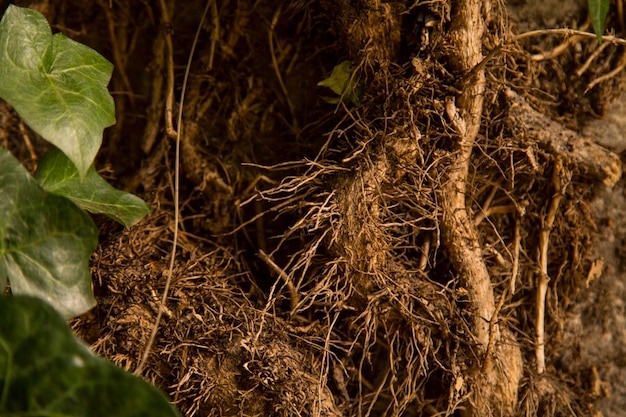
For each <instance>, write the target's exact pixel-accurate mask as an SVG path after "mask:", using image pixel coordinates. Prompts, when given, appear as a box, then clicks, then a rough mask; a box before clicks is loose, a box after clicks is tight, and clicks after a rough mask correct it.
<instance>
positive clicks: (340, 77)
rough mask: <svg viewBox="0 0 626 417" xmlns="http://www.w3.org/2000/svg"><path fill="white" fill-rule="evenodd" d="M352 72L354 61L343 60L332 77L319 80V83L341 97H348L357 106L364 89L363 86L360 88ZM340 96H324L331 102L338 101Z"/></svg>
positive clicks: (334, 70)
mask: <svg viewBox="0 0 626 417" xmlns="http://www.w3.org/2000/svg"><path fill="white" fill-rule="evenodd" d="M352 73H353V63H352V61H343V62H341V63H340V64H339V65H336V66H335V68H333V72H332V73H331V74H330V77H328V78H325V79H323V80H322V81H320V82H318V83H317V85H318V86H320V87H328V88H330V89H331V90H332V91H333V92H334V93H335V94H337V95H338V96H339V98H343V99H347V100H348V101H350V102H351V103H352V104H354V105H355V106H358V105H360V104H361V99H362V98H363V91H362V88H359V86H358V85H357V83H356V82H355V80H354V78H353V74H352ZM339 98H337V99H334V98H324V100H326V101H327V102H329V103H333V102H335V103H338V102H339ZM335 100H336V101H335Z"/></svg>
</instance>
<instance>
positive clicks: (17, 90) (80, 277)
mask: <svg viewBox="0 0 626 417" xmlns="http://www.w3.org/2000/svg"><path fill="white" fill-rule="evenodd" d="M112 71H113V65H112V64H111V63H110V62H109V61H107V60H106V59H105V58H104V57H102V56H101V55H100V54H98V53H97V52H96V51H94V50H92V49H91V48H89V47H87V46H85V45H82V44H80V43H78V42H75V41H73V40H71V39H69V38H67V37H66V36H65V35H63V34H62V33H56V34H54V35H53V34H52V30H51V29H50V25H49V24H48V22H47V21H46V19H45V17H44V16H43V15H41V14H40V13H39V12H37V11H34V10H29V9H26V8H20V7H16V6H9V8H8V9H7V11H6V12H5V14H4V16H3V17H2V20H1V21H0V98H2V99H4V100H5V101H7V102H8V103H9V104H10V105H11V106H12V107H13V108H14V109H15V110H16V111H17V112H18V113H19V115H20V116H21V117H22V119H23V120H24V121H25V122H26V123H27V124H28V125H29V126H30V127H31V128H32V129H33V130H34V131H35V132H37V133H38V134H39V135H41V136H42V137H43V138H44V139H46V140H48V141H49V142H50V143H52V144H53V145H54V146H55V148H54V149H52V150H51V151H49V152H48V153H47V154H46V155H44V156H43V158H42V159H41V161H40V163H39V167H38V169H37V171H36V173H35V176H34V178H33V177H32V176H31V175H30V174H29V173H28V172H27V171H26V170H25V169H24V168H23V167H22V166H21V165H20V164H19V162H18V161H17V160H16V159H15V158H14V157H13V156H12V155H11V154H10V153H9V152H8V151H6V150H4V149H0V289H4V288H5V287H6V285H7V280H8V281H9V282H10V283H11V292H12V293H13V294H30V295H35V296H38V297H40V298H43V299H45V300H47V301H48V302H50V303H51V304H52V305H53V306H54V307H55V308H56V309H57V310H58V311H59V312H60V313H61V314H62V315H63V316H64V317H66V318H70V317H74V316H77V315H79V314H82V313H84V312H86V311H87V310H89V309H90V308H92V307H93V306H94V305H95V299H94V297H93V294H92V291H91V279H90V275H89V263H88V262H89V256H90V254H91V253H92V252H93V250H94V249H95V246H96V244H97V229H96V227H95V225H94V223H93V221H92V219H91V217H90V216H89V215H87V213H85V211H84V210H87V211H89V212H92V213H101V214H105V215H107V216H109V217H111V218H113V219H114V220H116V221H118V222H120V223H122V224H123V225H125V226H127V227H130V226H132V225H133V224H135V223H137V222H138V221H139V220H140V219H141V218H142V217H144V216H145V215H146V214H147V213H148V212H149V208H148V206H147V205H146V203H145V202H144V201H143V200H141V199H140V198H138V197H136V196H134V195H132V194H129V193H125V192H123V191H120V190H116V189H115V188H113V187H112V186H111V185H110V184H108V183H107V182H106V181H105V180H104V179H103V178H102V177H100V176H99V175H98V173H97V172H96V170H95V168H94V165H93V162H94V158H95V156H96V153H97V152H98V150H99V148H100V145H101V144H102V135H103V131H104V129H105V128H106V127H108V126H111V125H112V124H113V123H115V108H114V103H113V98H112V97H111V95H110V94H109V92H108V90H107V84H108V82H109V79H110V78H111V73H112Z"/></svg>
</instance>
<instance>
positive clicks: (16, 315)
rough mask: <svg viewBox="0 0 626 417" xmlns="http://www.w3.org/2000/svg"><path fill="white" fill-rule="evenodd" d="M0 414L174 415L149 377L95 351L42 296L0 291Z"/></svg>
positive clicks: (72, 416)
mask: <svg viewBox="0 0 626 417" xmlns="http://www.w3.org/2000/svg"><path fill="white" fill-rule="evenodd" d="M0 317H2V320H0V415H3V416H16V417H17V416H63V417H111V416H116V417H178V416H179V414H178V413H177V412H176V410H175V409H174V407H173V406H172V405H171V404H170V403H169V401H168V400H167V398H166V397H165V395H163V394H162V393H161V392H160V391H159V390H158V389H157V388H155V387H154V386H152V385H150V384H149V383H147V382H145V381H143V380H141V379H140V378H138V377H135V376H133V375H132V374H130V373H128V372H125V371H124V370H123V369H121V368H118V367H117V366H115V365H114V364H112V363H110V362H108V361H106V360H104V359H102V358H99V357H97V356H95V355H94V354H92V353H91V351H89V349H88V348H87V347H86V346H85V345H84V344H83V343H82V342H81V341H79V340H78V339H76V337H75V336H74V335H73V334H72V331H71V330H70V328H69V327H68V326H67V324H66V323H65V321H64V320H63V318H62V317H61V316H59V314H58V313H57V312H56V311H55V310H54V309H53V308H52V307H51V306H50V305H48V304H47V303H45V302H44V301H43V300H40V299H37V298H33V297H20V296H14V297H8V296H0Z"/></svg>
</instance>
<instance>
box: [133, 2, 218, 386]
mask: <svg viewBox="0 0 626 417" xmlns="http://www.w3.org/2000/svg"><path fill="white" fill-rule="evenodd" d="M212 1H214V0H208V1H207V3H206V6H205V8H204V12H203V13H202V18H201V19H200V23H199V24H198V29H197V30H196V35H195V37H194V39H193V43H192V44H191V51H189V58H188V60H187V66H186V67H185V76H184V77H183V86H182V90H181V92H180V105H179V106H178V117H177V119H176V127H177V128H178V129H177V130H176V155H175V158H174V193H173V194H174V238H173V240H172V250H171V252H170V262H169V266H168V270H167V279H166V281H165V288H164V289H163V295H162V297H161V303H160V304H159V312H158V313H157V317H156V320H155V322H154V326H153V327H152V332H151V334H150V338H149V339H148V343H147V344H146V347H145V349H144V351H143V354H142V357H141V361H140V362H139V365H138V366H137V368H136V369H135V375H137V376H139V375H141V373H142V372H143V369H144V367H145V366H146V362H147V360H148V356H149V355H150V351H151V350H152V346H153V345H154V340H155V339H156V335H157V333H158V331H159V324H160V323H161V317H163V311H164V310H165V303H166V302H167V297H168V294H169V290H170V285H171V283H172V275H173V274H174V262H175V260H176V248H177V246H178V223H179V220H180V204H179V194H180V138H181V136H182V130H183V108H184V104H185V92H186V91H187V81H188V79H189V72H190V69H191V62H192V60H193V55H194V52H195V50H196V46H197V44H198V38H199V37H200V31H201V29H202V25H203V24H204V21H205V19H206V15H207V13H208V11H209V6H210V5H211V3H212ZM161 5H162V7H164V6H165V5H164V0H161ZM164 10H165V7H164ZM169 59H170V60H173V57H172V56H171V55H170V56H169ZM171 88H172V89H173V88H174V86H173V85H172V86H171Z"/></svg>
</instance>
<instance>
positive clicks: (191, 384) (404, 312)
mask: <svg viewBox="0 0 626 417" xmlns="http://www.w3.org/2000/svg"><path fill="white" fill-rule="evenodd" d="M6 3H7V2H0V6H1V7H2V10H4V8H6V7H7V4H6ZM16 3H19V4H21V5H29V6H30V7H33V8H36V9H38V10H39V11H41V12H42V13H44V14H45V15H46V17H47V18H48V19H49V21H50V22H51V24H52V27H53V30H54V31H62V32H64V33H65V34H66V35H67V36H70V37H71V38H73V39H75V40H77V41H79V42H82V43H85V44H87V45H89V46H91V47H92V48H94V49H95V50H97V51H98V52H100V53H101V54H103V55H104V56H105V57H107V58H108V59H109V60H111V62H113V63H114V64H115V71H114V74H113V78H112V80H111V83H110V91H111V93H112V95H113V96H114V98H115V101H116V116H117V123H116V125H115V126H113V127H112V128H110V129H108V130H107V131H106V132H105V138H104V142H103V147H102V150H101V152H100V153H99V155H98V159H97V161H96V165H97V167H98V168H99V170H100V172H101V173H102V174H103V175H105V176H106V177H107V178H108V179H109V180H110V182H111V183H113V184H114V185H115V186H117V187H118V188H122V189H125V190H127V191H130V192H133V193H135V194H137V195H139V196H141V197H142V198H144V199H145V200H146V201H147V202H148V204H149V205H150V207H151V208H152V213H151V214H150V215H148V216H147V217H146V218H145V219H144V220H142V221H141V222H140V223H139V224H137V225H136V226H134V227H132V228H129V229H124V228H123V227H122V226H120V225H118V224H116V223H114V222H112V221H111V220H108V219H105V218H96V221H97V223H98V225H99V230H100V244H99V246H98V249H97V250H96V252H95V253H94V254H93V256H92V263H91V265H92V267H91V268H92V276H93V283H94V292H95V294H96V298H97V300H98V306H97V307H96V308H94V309H93V310H92V311H91V312H89V313H87V314H85V315H84V316H81V317H78V318H76V319H74V320H73V321H72V323H71V324H72V327H73V329H74V331H75V332H76V333H77V334H78V335H79V336H80V337H81V338H82V339H83V340H85V341H86V342H87V343H88V344H90V345H91V347H92V349H93V350H94V351H95V352H96V353H98V354H99V355H102V356H104V357H106V358H108V359H110V360H111V361H113V362H115V363H116V364H118V365H119V366H121V367H123V368H125V369H127V370H129V371H132V372H136V373H137V374H139V375H141V376H142V377H143V378H145V379H146V380H148V381H150V382H153V383H155V384H156V385H158V386H159V387H160V388H161V389H162V390H163V391H165V392H166V393H168V395H169V396H170V398H171V399H172V401H173V402H174V403H175V404H176V406H177V407H178V408H179V410H180V411H181V414H182V415H184V416H186V417H193V416H203V417H204V416H235V415H241V416H253V415H267V416H294V415H297V416H383V415H384V416H535V415H540V416H565V415H567V416H571V415H576V416H594V417H595V416H600V415H604V416H618V415H621V413H620V412H621V410H623V409H624V406H625V405H626V389H625V388H624V386H625V384H624V382H625V381H626V362H624V360H623V357H624V353H625V352H624V347H623V346H624V345H625V344H624V343H622V342H623V341H624V340H625V337H624V334H625V332H626V321H625V319H624V299H625V297H626V289H625V288H624V285H623V283H622V279H621V276H622V274H623V271H624V270H625V269H626V266H625V265H626V264H624V262H623V261H622V258H623V253H624V242H626V223H625V221H624V220H623V219H625V218H626V216H624V213H623V210H624V209H623V207H624V203H625V200H626V191H625V184H624V180H622V179H621V173H622V161H621V156H622V155H624V151H625V150H626V145H625V144H624V143H626V142H624V141H623V139H622V137H621V135H622V133H621V132H624V128H623V125H624V123H625V121H624V119H623V117H622V115H623V114H624V112H623V111H622V110H621V109H623V106H625V105H626V96H623V95H620V94H621V92H622V90H624V89H623V86H624V82H625V80H624V77H623V74H622V73H621V71H620V70H621V69H622V67H623V66H624V62H626V60H625V59H624V51H623V46H620V45H616V44H614V43H611V42H609V41H605V42H603V43H602V44H598V42H597V41H596V40H595V39H594V38H593V37H585V36H581V35H580V34H572V33H569V34H566V36H564V33H563V31H560V32H559V31H556V32H549V31H543V32H539V33H536V34H535V35H534V36H532V37H519V38H514V36H516V35H518V34H520V33H525V32H528V31H530V30H538V29H539V30H544V29H550V28H564V27H567V28H571V29H580V30H581V31H587V32H590V31H591V29H590V25H589V22H588V19H587V13H586V10H585V4H586V2H584V1H583V2H582V3H581V2H580V1H574V0H572V1H569V2H557V3H556V4H552V3H550V2H548V1H542V2H535V1H530V0H528V1H522V0H517V1H511V2H510V4H507V7H508V9H507V8H506V7H505V5H504V4H503V3H502V2H499V1H492V2H489V1H487V2H485V1H483V0H480V1H478V0H476V1H466V2H459V1H457V2H452V1H437V2H401V1H399V2H386V1H380V0H357V1H347V0H340V1H335V2H329V1H321V2H309V1H304V0H290V1H274V0H256V1H251V0H238V1H229V0H223V1H215V0H210V1H208V2H201V1H195V0H194V1H187V2H184V4H183V3H182V2H178V3H176V2H175V1H173V0H161V1H134V0H112V1H109V0H98V1H94V2H79V1H76V0H43V1H38V2H28V1H22V2H16ZM203 15H205V16H206V17H205V18H204V19H203V18H202V16H203ZM625 27H626V25H625V23H624V17H623V15H622V13H621V8H620V7H616V10H613V7H612V9H611V11H610V14H609V18H608V20H607V28H608V29H609V30H610V31H612V32H613V33H615V34H616V36H618V37H620V36H623V29H624V28H625ZM192 49H193V51H194V54H193V56H192V59H191V60H190V59H189V57H190V54H191V52H192ZM485 57H487V58H486V59H485ZM346 60H349V61H351V62H352V63H353V64H352V67H353V68H354V70H353V72H352V74H351V77H352V78H351V79H350V81H349V83H351V85H352V86H355V89H354V90H355V91H356V93H355V96H354V97H353V96H349V97H348V95H344V97H339V96H338V95H336V94H334V93H333V92H332V91H330V90H329V89H327V88H325V87H321V86H318V85H317V83H318V82H319V81H321V80H323V79H325V78H327V77H329V76H330V74H331V73H332V71H333V68H334V67H335V66H337V65H339V64H340V63H342V62H343V61H346ZM186 71H188V76H187V75H186ZM183 88H184V91H185V98H184V102H182V103H181V93H182V91H183ZM181 106H182V111H183V113H182V114H183V118H182V123H181V124H178V123H177V122H176V118H175V115H176V114H177V112H178V111H179V109H180V108H181ZM0 120H1V121H2V122H1V125H0V142H1V143H2V145H3V146H5V147H7V148H9V149H11V151H12V152H14V154H15V155H16V156H18V157H19V158H20V159H21V160H22V162H23V163H24V164H25V165H26V166H27V167H29V168H30V169H33V168H34V167H35V166H36V157H37V155H41V153H42V152H43V150H44V149H45V146H46V145H45V143H43V141H42V140H41V139H39V138H37V136H36V135H35V134H34V133H33V132H31V131H30V130H28V128H27V127H26V126H25V125H24V124H23V123H22V122H21V121H20V120H19V118H18V116H17V115H16V114H15V113H14V112H13V111H12V110H11V109H10V108H9V106H7V105H2V106H1V107H0ZM176 131H178V133H180V159H179V161H180V169H181V171H180V172H181V177H180V187H179V188H178V189H175V187H174V184H175V168H176V139H175V136H176V135H175V134H174V133H176ZM25 136H26V137H28V138H29V139H30V143H31V144H32V146H31V145H30V144H29V143H28V142H26V141H24V140H23V138H24V137H25ZM176 195H177V196H178V202H179V203H180V204H179V206H180V218H179V222H178V225H176V216H175V206H176V203H175V202H176V198H175V196H176ZM175 230H178V235H177V237H176V238H177V247H176V251H175V257H174V259H173V263H172V265H173V267H171V268H170V261H171V255H170V252H171V250H172V245H173V242H174V239H175V236H174V231H175ZM170 276H171V281H170V282H169V284H170V285H169V288H168V290H169V291H168V292H167V294H166V295H167V297H166V302H165V303H162V301H161V300H162V296H163V293H164V291H165V289H166V283H167V282H168V277H170ZM160 313H162V317H161V318H160V320H159V321H158V320H157V316H159V315H160ZM155 326H157V327H156V330H157V332H156V339H155V341H154V344H152V345H151V344H150V337H151V334H152V332H153V329H155ZM144 355H145V358H147V360H146V361H145V363H143V362H142V358H144Z"/></svg>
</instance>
